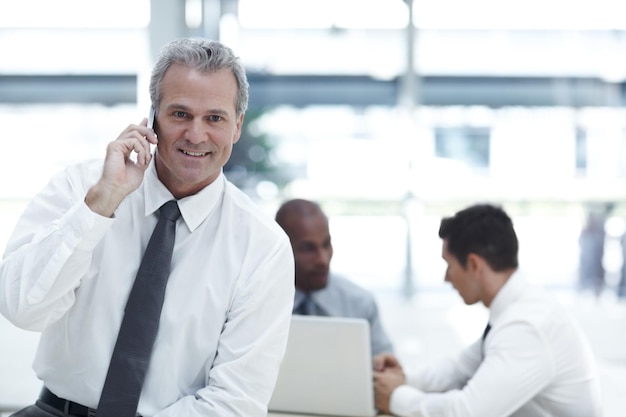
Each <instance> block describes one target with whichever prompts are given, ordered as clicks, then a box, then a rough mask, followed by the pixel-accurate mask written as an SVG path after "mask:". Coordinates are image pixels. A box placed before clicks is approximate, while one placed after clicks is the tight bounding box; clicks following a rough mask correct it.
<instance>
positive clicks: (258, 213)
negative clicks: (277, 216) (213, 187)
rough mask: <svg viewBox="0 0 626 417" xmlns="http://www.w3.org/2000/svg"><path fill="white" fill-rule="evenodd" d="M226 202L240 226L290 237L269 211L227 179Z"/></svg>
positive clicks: (284, 237)
mask: <svg viewBox="0 0 626 417" xmlns="http://www.w3.org/2000/svg"><path fill="white" fill-rule="evenodd" d="M224 204H225V205H226V206H227V207H228V209H229V210H230V215H231V216H232V219H233V221H235V222H236V223H237V224H238V226H240V227H248V228H252V229H264V230H265V231H267V233H268V234H269V235H271V236H276V237H280V238H281V239H288V238H287V235H286V234H285V231H284V230H283V229H282V228H281V227H280V226H279V225H278V224H277V223H276V222H275V221H274V219H273V217H272V216H271V215H270V214H269V212H268V211H266V210H263V208H262V207H261V206H259V205H258V204H257V203H256V202H254V201H253V200H252V199H251V198H250V196H249V195H247V194H246V193H244V192H243V191H242V190H241V189H239V188H237V186H235V185H234V184H233V183H231V182H230V181H228V180H226V185H225V188H224Z"/></svg>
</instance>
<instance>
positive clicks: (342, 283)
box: [328, 274, 374, 299]
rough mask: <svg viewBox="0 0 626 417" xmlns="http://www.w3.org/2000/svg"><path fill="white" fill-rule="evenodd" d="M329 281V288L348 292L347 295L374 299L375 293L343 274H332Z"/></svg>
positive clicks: (344, 292)
mask: <svg viewBox="0 0 626 417" xmlns="http://www.w3.org/2000/svg"><path fill="white" fill-rule="evenodd" d="M328 282H329V285H328V287H329V289H331V290H335V291H337V292H340V293H343V294H346V295H347V296H354V297H358V298H371V299H374V295H373V294H372V293H371V292H370V291H369V290H368V289H366V288H365V287H362V286H361V285H359V284H357V283H356V282H354V281H353V280H351V279H349V278H346V277H344V276H342V275H334V274H333V275H331V276H330V278H329V281H328Z"/></svg>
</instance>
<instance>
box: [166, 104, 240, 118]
mask: <svg viewBox="0 0 626 417" xmlns="http://www.w3.org/2000/svg"><path fill="white" fill-rule="evenodd" d="M166 110H183V111H190V108H189V106H186V105H184V104H178V103H172V104H169V105H168V106H167V107H166ZM204 114H205V115H212V114H217V115H220V116H228V112H227V111H226V110H223V109H208V110H206V111H205V112H204Z"/></svg>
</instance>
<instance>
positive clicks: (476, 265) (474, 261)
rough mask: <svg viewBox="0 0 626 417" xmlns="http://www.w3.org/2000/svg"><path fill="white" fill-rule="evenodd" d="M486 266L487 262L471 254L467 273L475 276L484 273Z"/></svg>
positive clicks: (468, 256) (468, 259) (468, 258)
mask: <svg viewBox="0 0 626 417" xmlns="http://www.w3.org/2000/svg"><path fill="white" fill-rule="evenodd" d="M484 265H485V260H484V259H483V258H482V257H480V256H478V255H476V254H475V253H470V254H468V255H467V271H468V272H470V273H473V274H480V273H482V270H483V267H484Z"/></svg>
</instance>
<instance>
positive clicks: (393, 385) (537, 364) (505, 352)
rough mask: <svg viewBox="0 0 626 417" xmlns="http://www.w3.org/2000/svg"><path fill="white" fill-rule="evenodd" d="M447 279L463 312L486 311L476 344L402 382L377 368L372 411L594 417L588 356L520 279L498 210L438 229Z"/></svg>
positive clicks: (462, 214)
mask: <svg viewBox="0 0 626 417" xmlns="http://www.w3.org/2000/svg"><path fill="white" fill-rule="evenodd" d="M439 237H441V239H443V249H442V256H443V259H444V260H445V261H446V263H447V264H448V268H447V270H446V275H445V279H446V281H448V282H450V283H451V284H452V286H453V287H454V288H455V289H456V290H457V291H458V293H459V294H460V295H461V297H462V298H463V301H465V303H466V304H474V303H477V302H482V303H483V304H484V305H485V306H486V307H488V308H489V326H488V327H486V329H485V333H484V334H483V337H482V338H479V339H478V340H477V341H476V342H474V343H473V344H472V345H470V346H469V347H467V348H466V349H465V350H463V351H462V352H460V354H459V355H458V356H456V357H454V358H449V359H444V360H442V361H440V362H437V363H433V364H430V365H426V366H425V367H423V368H422V369H421V370H420V371H418V372H416V373H413V374H408V373H407V374H406V375H405V373H404V371H403V369H402V368H401V366H400V364H399V361H398V360H397V358H395V357H393V356H392V355H388V354H382V355H380V356H378V357H376V358H375V359H374V368H375V370H376V371H375V375H374V378H375V390H376V405H377V407H378V409H379V410H381V411H382V412H387V413H388V412H391V413H393V414H395V415H398V416H411V417H434V416H437V417H461V416H463V417H470V416H471V417H505V416H515V417H538V416H546V417H547V416H563V417H600V416H601V415H602V413H601V407H600V390H599V383H598V376H597V372H596V368H595V364H594V359H593V357H592V353H591V349H590V347H589V345H588V342H587V340H586V339H585V338H584V336H583V334H582V332H581V330H580V329H579V327H578V325H577V323H576V321H575V320H574V318H572V317H571V316H570V315H569V314H568V312H567V311H565V310H564V309H563V308H562V307H560V306H559V305H557V303H556V302H555V301H554V298H553V297H552V296H551V295H550V294H548V293H547V292H546V291H544V290H542V289H540V288H537V287H533V286H531V285H530V284H529V283H528V282H526V281H525V280H524V278H523V277H521V276H519V275H518V274H516V271H517V268H518V259H517V254H518V240H517V236H516V234H515V231H514V229H513V223H512V221H511V219H510V218H509V216H508V215H507V214H506V213H505V212H504V211H503V210H502V209H501V208H499V207H496V206H492V205H488V204H485V205H474V206H471V207H468V208H466V209H464V210H461V211H459V212H458V213H456V214H455V215H454V216H453V217H449V218H444V219H443V220H442V221H441V225H440V229H439Z"/></svg>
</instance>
